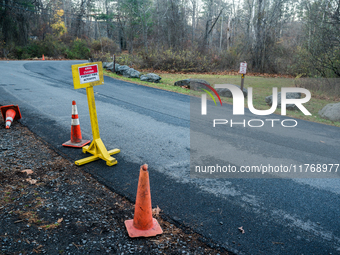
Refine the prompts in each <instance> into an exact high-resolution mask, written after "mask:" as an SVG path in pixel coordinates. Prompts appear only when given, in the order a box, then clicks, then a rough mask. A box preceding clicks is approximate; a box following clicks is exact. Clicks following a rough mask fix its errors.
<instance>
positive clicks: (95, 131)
mask: <svg viewBox="0 0 340 255" xmlns="http://www.w3.org/2000/svg"><path fill="white" fill-rule="evenodd" d="M72 76H73V85H74V89H80V88H86V95H87V102H88V106H89V112H90V120H91V127H92V136H93V140H92V142H91V144H90V145H87V146H84V147H83V149H82V150H83V153H86V152H88V153H90V154H92V155H93V156H90V157H87V158H84V159H79V160H77V161H76V162H75V164H76V165H77V166H81V165H84V164H87V163H90V162H92V161H95V160H97V159H99V158H100V159H102V160H105V161H106V164H107V165H108V166H113V165H115V164H117V160H116V159H115V158H113V157H111V155H113V154H116V153H119V152H120V150H119V149H113V150H110V151H107V150H106V147H105V145H104V143H103V141H102V139H101V138H100V134H99V127H98V119H97V111H96V103H95V100H94V92H93V86H96V85H102V84H104V77H103V66H102V62H94V63H86V64H79V65H72Z"/></svg>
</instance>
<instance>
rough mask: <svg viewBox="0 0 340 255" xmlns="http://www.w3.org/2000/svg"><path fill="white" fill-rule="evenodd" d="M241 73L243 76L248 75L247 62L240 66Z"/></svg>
mask: <svg viewBox="0 0 340 255" xmlns="http://www.w3.org/2000/svg"><path fill="white" fill-rule="evenodd" d="M240 73H242V74H246V73H247V63H246V62H242V63H241V64H240Z"/></svg>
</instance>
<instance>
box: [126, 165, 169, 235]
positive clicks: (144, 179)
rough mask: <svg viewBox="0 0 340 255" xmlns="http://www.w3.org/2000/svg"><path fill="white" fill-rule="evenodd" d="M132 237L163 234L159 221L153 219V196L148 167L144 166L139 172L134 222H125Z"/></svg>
mask: <svg viewBox="0 0 340 255" xmlns="http://www.w3.org/2000/svg"><path fill="white" fill-rule="evenodd" d="M125 226H126V229H127V231H128V233H129V236H130V237H140V236H145V237H148V236H155V235H159V234H162V233H163V230H162V229H161V227H160V225H159V223H158V221H157V220H156V219H154V218H152V207H151V194H150V183H149V172H148V165H146V164H145V165H143V166H141V168H140V172H139V181H138V189H137V197H136V205H135V215H134V217H133V220H126V221H125Z"/></svg>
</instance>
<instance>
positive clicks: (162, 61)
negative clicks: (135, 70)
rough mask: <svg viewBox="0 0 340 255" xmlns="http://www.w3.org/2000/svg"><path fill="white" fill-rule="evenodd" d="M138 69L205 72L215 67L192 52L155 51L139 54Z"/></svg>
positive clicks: (196, 52) (203, 57) (198, 54)
mask: <svg viewBox="0 0 340 255" xmlns="http://www.w3.org/2000/svg"><path fill="white" fill-rule="evenodd" d="M139 56H140V58H141V60H142V61H141V63H140V68H153V69H158V70H163V71H176V72H178V71H180V72H205V71H210V70H212V69H213V68H214V67H215V64H214V63H212V62H211V61H210V60H209V59H208V58H207V57H206V56H203V55H202V54H201V53H199V52H198V51H196V50H194V49H192V50H177V51H175V50H173V49H168V50H163V49H161V50H155V51H153V52H150V53H148V54H146V53H145V52H141V53H140V54H139Z"/></svg>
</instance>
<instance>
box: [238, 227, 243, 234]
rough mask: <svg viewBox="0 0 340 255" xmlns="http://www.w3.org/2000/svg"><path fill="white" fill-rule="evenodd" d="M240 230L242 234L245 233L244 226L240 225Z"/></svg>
mask: <svg viewBox="0 0 340 255" xmlns="http://www.w3.org/2000/svg"><path fill="white" fill-rule="evenodd" d="M238 230H240V231H241V233H242V234H244V229H243V226H242V227H239V228H238Z"/></svg>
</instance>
